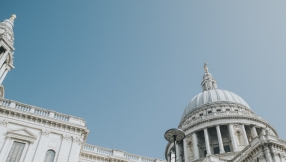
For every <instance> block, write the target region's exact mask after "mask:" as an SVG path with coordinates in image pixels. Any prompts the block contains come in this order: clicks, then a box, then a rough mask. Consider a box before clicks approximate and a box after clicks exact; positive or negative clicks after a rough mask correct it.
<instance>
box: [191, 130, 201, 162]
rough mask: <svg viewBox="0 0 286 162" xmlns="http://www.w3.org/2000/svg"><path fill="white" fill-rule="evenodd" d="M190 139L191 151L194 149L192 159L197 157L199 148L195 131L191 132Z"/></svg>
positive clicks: (198, 156)
mask: <svg viewBox="0 0 286 162" xmlns="http://www.w3.org/2000/svg"><path fill="white" fill-rule="evenodd" d="M192 141H193V151H194V159H199V158H200V154H199V148H198V137H197V134H196V132H194V133H193V134H192Z"/></svg>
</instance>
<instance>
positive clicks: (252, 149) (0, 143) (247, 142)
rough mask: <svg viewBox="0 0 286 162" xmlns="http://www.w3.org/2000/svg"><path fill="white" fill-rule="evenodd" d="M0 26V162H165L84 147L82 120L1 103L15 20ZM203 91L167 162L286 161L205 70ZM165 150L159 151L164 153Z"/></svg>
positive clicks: (280, 147)
mask: <svg viewBox="0 0 286 162" xmlns="http://www.w3.org/2000/svg"><path fill="white" fill-rule="evenodd" d="M15 18H16V15H12V16H11V18H9V19H6V20H4V21H3V22H0V162H165V161H164V160H160V159H154V158H148V157H143V156H140V155H134V154H130V153H127V152H125V151H122V150H114V149H108V148H103V147H99V146H95V145H91V144H87V143H85V141H86V139H87V137H88V133H89V130H88V128H87V127H86V122H85V121H84V119H81V118H78V117H74V116H71V115H66V114H62V113H59V112H55V111H51V110H47V109H43V108H40V107H36V106H32V105H28V104H24V103H20V102H18V101H13V100H9V99H4V93H5V91H4V87H3V86H2V82H3V80H4V79H5V77H6V75H7V73H8V72H9V71H10V70H11V69H13V68H14V66H13V58H14V57H13V56H14V52H13V51H14V33H13V28H14V19H15ZM204 70H205V73H204V76H203V81H202V83H201V86H202V89H203V92H201V93H199V94H198V95H196V96H195V97H194V98H193V99H192V100H191V101H190V103H189V104H188V105H187V107H186V108H185V110H184V112H183V115H182V118H181V121H180V123H179V126H178V127H179V128H180V129H182V130H183V131H184V132H185V135H186V137H185V138H184V140H183V141H181V142H179V143H178V144H177V145H176V151H177V153H176V154H177V155H178V156H177V159H174V150H175V149H174V145H173V143H168V144H167V146H166V149H165V157H166V160H167V161H168V162H203V161H204V162H210V161H214V162H218V161H222V162H286V160H285V159H286V154H285V151H286V148H285V146H286V141H284V140H281V139H279V137H278V134H277V132H276V130H275V129H274V128H273V127H272V126H271V125H270V124H269V123H268V122H267V121H266V120H264V119H262V118H261V117H259V116H258V115H256V114H255V113H254V112H253V111H252V110H251V108H250V106H249V105H248V104H247V103H246V102H245V101H244V100H243V99H242V98H241V97H239V96H238V95H236V94H234V93H232V92H229V91H226V90H221V89H218V88H217V83H216V81H215V79H214V78H213V77H212V75H211V74H210V73H209V71H208V68H207V65H206V64H205V66H204ZM162 151H163V150H162Z"/></svg>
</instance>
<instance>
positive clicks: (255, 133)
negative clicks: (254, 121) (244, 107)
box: [251, 125, 258, 138]
mask: <svg viewBox="0 0 286 162" xmlns="http://www.w3.org/2000/svg"><path fill="white" fill-rule="evenodd" d="M251 134H252V136H253V138H254V137H256V136H258V134H257V131H256V128H255V126H254V125H252V127H251Z"/></svg>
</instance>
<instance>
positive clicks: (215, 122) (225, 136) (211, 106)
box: [165, 64, 286, 162]
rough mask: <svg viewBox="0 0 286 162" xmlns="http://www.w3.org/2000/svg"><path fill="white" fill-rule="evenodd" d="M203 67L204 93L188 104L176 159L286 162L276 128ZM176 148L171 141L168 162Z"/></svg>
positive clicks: (285, 150)
mask: <svg viewBox="0 0 286 162" xmlns="http://www.w3.org/2000/svg"><path fill="white" fill-rule="evenodd" d="M204 69H205V74H204V76H203V81H202V84H201V86H202V89H203V92H201V93H199V94H198V95H196V96H195V97H194V98H193V99H192V100H191V101H190V103H189V104H188V105H187V107H186V108H185V111H184V112H183V116H182V119H181V122H180V123H179V126H178V127H179V128H180V129H182V130H183V131H184V132H185V135H186V137H185V139H184V140H183V141H181V142H178V144H177V146H176V150H179V151H177V155H178V156H177V159H176V161H178V162H199V161H200V162H201V161H205V162H210V161H214V162H219V161H228V162H238V161H239V162H262V161H263V162H284V161H285V158H284V157H285V155H286V142H285V141H283V140H281V139H279V137H278V134H277V132H276V130H275V129H274V128H273V127H272V126H271V125H270V124H269V123H268V122H267V121H266V120H264V119H262V118H261V117H259V116H258V115H256V114H255V113H254V112H253V111H252V110H251V109H250V107H249V105H248V104H247V103H246V102H245V101H244V100H243V99H242V98H241V97H239V96H238V95H236V94H234V93H232V92H229V91H226V90H221V89H218V88H217V83H216V81H215V79H214V78H213V77H212V75H211V74H210V73H209V71H208V67H207V65H206V64H205V66H204ZM174 150H175V149H174V145H173V143H168V144H167V146H166V149H165V156H166V159H167V160H168V162H175V159H174V157H175V156H174Z"/></svg>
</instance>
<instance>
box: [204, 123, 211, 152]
mask: <svg viewBox="0 0 286 162" xmlns="http://www.w3.org/2000/svg"><path fill="white" fill-rule="evenodd" d="M204 135H205V143H206V150H207V156H209V155H211V149H210V141H209V134H208V128H205V129H204Z"/></svg>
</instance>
